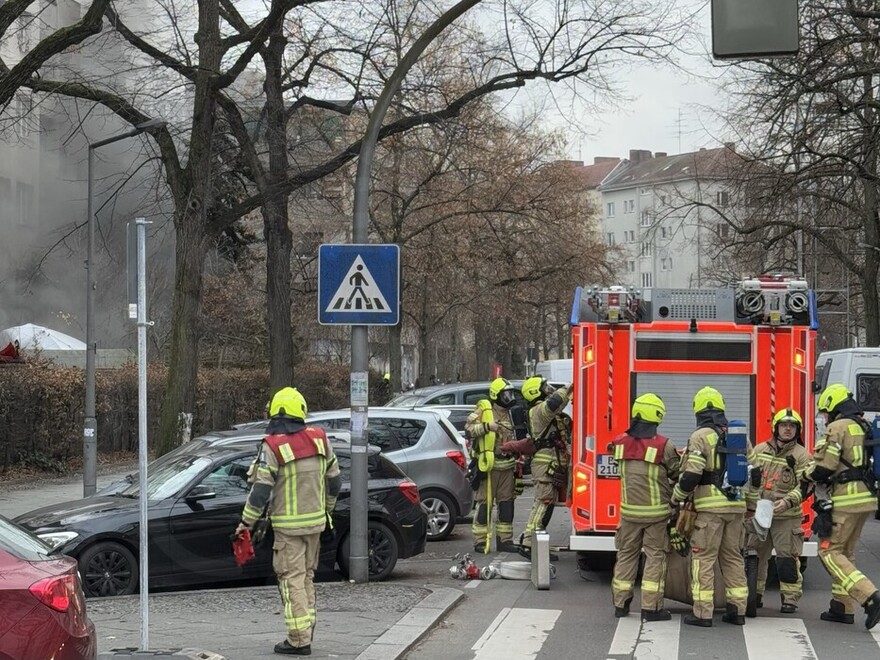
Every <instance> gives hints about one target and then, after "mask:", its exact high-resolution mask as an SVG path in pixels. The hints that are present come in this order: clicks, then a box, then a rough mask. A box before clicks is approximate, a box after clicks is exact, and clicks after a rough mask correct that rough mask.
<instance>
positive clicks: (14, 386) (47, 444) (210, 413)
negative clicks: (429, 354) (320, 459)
mask: <svg viewBox="0 0 880 660" xmlns="http://www.w3.org/2000/svg"><path fill="white" fill-rule="evenodd" d="M295 374H296V378H295V381H296V382H295V383H294V384H295V385H296V387H297V388H299V390H300V391H301V392H302V393H303V395H304V396H305V397H306V400H307V401H308V404H309V410H313V411H316V410H329V409H333V408H344V407H348V405H349V402H350V394H349V391H350V390H349V379H350V375H349V367H348V366H347V365H333V364H323V363H318V362H302V363H300V364H298V365H297V366H296V369H295ZM165 376H166V369H165V367H164V366H161V365H151V366H150V367H149V369H148V373H147V408H148V410H147V415H148V427H147V436H148V440H149V443H150V446H152V444H153V439H154V434H155V432H156V428H157V425H158V421H159V406H160V404H161V400H162V392H163V387H164V385H165ZM380 378H381V375H380V374H376V373H371V374H370V392H371V403H374V404H378V403H380V401H378V400H376V399H379V398H382V397H381V395H380V394H379V391H380V389H379V383H380ZM268 383H269V370H268V368H267V367H253V368H207V367H203V368H202V369H201V370H200V371H199V378H198V386H197V392H196V409H195V410H194V411H193V413H194V417H193V435H194V436H195V435H199V434H201V433H205V432H208V431H212V430H218V429H228V428H229V427H230V426H231V425H232V424H235V423H236V422H244V421H249V420H254V419H260V418H261V417H262V416H263V410H264V408H265V405H266V401H267V400H268V398H269V393H268ZM84 406H85V372H84V371H83V370H82V369H79V368H75V367H62V366H58V365H56V364H54V363H52V362H50V361H40V360H32V361H29V362H26V363H22V364H8V365H3V366H0V471H4V470H7V469H9V468H10V467H13V466H16V465H24V466H28V467H31V468H37V469H45V470H51V471H56V472H65V471H67V470H68V469H70V468H71V467H72V466H74V465H78V464H80V462H81V457H82V427H83V415H84ZM95 407H96V415H97V421H98V452H99V453H109V452H130V451H136V450H137V438H138V389H137V367H136V366H135V365H134V364H132V365H128V366H125V367H122V368H119V369H101V370H99V371H98V372H97V373H96V376H95Z"/></svg>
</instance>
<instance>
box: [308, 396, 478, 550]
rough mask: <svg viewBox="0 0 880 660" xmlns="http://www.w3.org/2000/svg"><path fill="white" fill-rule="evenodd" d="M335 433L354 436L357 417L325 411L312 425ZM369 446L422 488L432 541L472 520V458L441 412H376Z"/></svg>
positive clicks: (371, 412) (310, 421)
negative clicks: (462, 521)
mask: <svg viewBox="0 0 880 660" xmlns="http://www.w3.org/2000/svg"><path fill="white" fill-rule="evenodd" d="M306 422H307V423H308V424H311V425H313V426H320V427H321V428H323V429H325V430H327V431H328V432H331V431H348V430H349V428H350V422H351V411H350V410H348V409H343V410H325V411H321V412H315V413H312V414H310V415H309V416H308V418H307V419H306ZM367 427H368V441H369V443H370V444H371V445H376V446H377V447H379V448H380V449H381V450H382V453H383V454H385V455H386V456H387V457H388V458H389V459H391V460H392V461H394V463H395V464H396V465H397V466H398V467H399V468H400V469H401V470H403V471H404V472H405V473H406V475H407V476H408V477H409V478H410V479H412V480H413V481H414V482H415V483H416V485H417V486H418V487H419V495H420V496H421V499H422V506H423V507H424V508H425V510H426V512H427V514H428V540H429V541H441V540H443V539H445V538H447V537H448V536H449V535H450V534H451V533H452V530H453V529H454V528H455V522H456V519H458V518H461V517H464V516H468V515H469V514H470V512H471V506H472V504H473V495H474V493H473V491H472V490H471V487H470V484H469V483H468V481H467V478H466V473H467V462H468V457H467V455H466V453H465V451H464V450H463V448H462V446H461V440H460V438H459V435H458V433H457V432H456V430H455V427H453V426H452V424H450V423H449V421H448V420H447V419H446V416H445V415H443V414H441V413H440V412H438V411H435V410H424V409H418V408H416V409H400V408H385V407H382V408H370V410H369V421H368V424H367Z"/></svg>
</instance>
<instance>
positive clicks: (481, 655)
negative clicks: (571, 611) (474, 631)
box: [471, 608, 562, 660]
mask: <svg viewBox="0 0 880 660" xmlns="http://www.w3.org/2000/svg"><path fill="white" fill-rule="evenodd" d="M560 614H562V610H536V609H528V608H513V609H511V608H505V609H503V610H501V612H499V614H498V616H497V617H495V620H494V621H493V622H492V624H491V625H490V626H489V627H488V628H487V629H486V632H484V633H483V635H482V637H480V639H478V640H477V643H476V644H474V645H473V646H472V647H471V650H473V651H476V654H475V655H474V660H497V659H498V658H517V659H520V658H522V660H527V659H528V658H536V657H538V653H540V652H541V647H543V646H544V641H545V640H546V639H547V637H548V636H549V635H550V632H551V631H552V630H553V626H555V625H556V620H557V619H558V618H559V615H560Z"/></svg>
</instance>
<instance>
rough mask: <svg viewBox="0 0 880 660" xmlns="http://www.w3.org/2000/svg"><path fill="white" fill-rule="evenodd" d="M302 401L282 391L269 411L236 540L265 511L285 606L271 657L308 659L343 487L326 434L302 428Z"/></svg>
mask: <svg viewBox="0 0 880 660" xmlns="http://www.w3.org/2000/svg"><path fill="white" fill-rule="evenodd" d="M306 411H307V406H306V401H305V398H304V397H303V396H302V394H300V393H299V392H298V391H297V390H295V389H294V388H292V387H285V388H284V389H282V390H280V391H279V392H278V393H277V394H275V396H274V397H272V401H271V404H270V407H269V415H270V418H269V424H268V426H267V428H266V437H265V438H264V439H263V443H262V445H261V446H260V454H259V456H258V458H257V464H256V472H255V475H254V478H253V485H252V486H251V490H250V492H249V493H248V497H247V501H246V502H245V505H244V510H243V511H242V514H241V523H240V524H239V526H238V528H237V529H236V534H241V533H243V532H244V530H245V529H250V528H251V527H253V526H254V523H256V522H257V520H259V519H260V518H261V517H262V515H263V512H264V511H265V509H266V507H267V506H268V508H269V520H270V522H271V524H272V529H273V531H274V534H275V542H274V544H273V546H272V567H273V568H274V569H275V574H276V576H277V577H278V590H279V592H280V593H281V600H282V602H283V604H284V622H285V624H286V625H287V638H286V639H285V640H284V641H282V642H279V643H278V644H276V645H275V653H281V654H285V655H310V654H311V652H312V651H311V643H312V631H313V630H314V628H315V621H316V618H315V617H316V612H315V586H314V584H313V577H314V574H315V569H316V568H317V567H318V557H319V551H320V538H321V533H322V532H323V531H324V528H325V526H327V525H331V526H332V523H331V519H330V512H332V511H333V507H334V505H335V504H336V497H337V495H338V494H339V491H340V489H341V487H342V477H341V476H340V472H339V464H338V463H337V461H336V455H335V454H334V453H333V449H332V447H331V446H330V442H329V441H328V440H327V436H326V435H325V433H324V431H323V430H322V429H319V428H315V427H311V426H306V424H305V421H304V420H305V417H306Z"/></svg>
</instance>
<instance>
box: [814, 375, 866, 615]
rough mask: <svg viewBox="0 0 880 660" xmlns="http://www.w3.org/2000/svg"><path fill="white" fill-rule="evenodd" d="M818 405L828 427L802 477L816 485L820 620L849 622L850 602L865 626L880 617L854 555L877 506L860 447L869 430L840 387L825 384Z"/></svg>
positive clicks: (862, 448)
mask: <svg viewBox="0 0 880 660" xmlns="http://www.w3.org/2000/svg"><path fill="white" fill-rule="evenodd" d="M817 407H818V409H819V412H821V413H823V414H824V415H825V418H826V424H827V425H826V427H825V432H824V433H823V434H822V437H820V438H819V439H818V440H817V441H816V447H815V451H814V452H813V466H812V467H811V469H810V470H809V472H808V473H807V478H808V479H809V480H811V481H813V482H815V483H816V484H818V485H819V487H817V492H816V502H815V503H814V505H813V507H814V509H816V510H817V514H818V515H817V516H816V520H815V522H814V525H813V529H814V531H816V533H817V535H818V536H819V559H820V560H821V561H822V565H823V566H824V567H825V570H826V571H828V574H829V575H830V576H831V603H830V606H829V608H828V610H827V611H826V612H822V614H821V618H822V619H823V620H824V621H833V622H835V623H853V621H854V610H855V606H854V603H853V601H855V602H857V603H859V604H860V605H861V606H862V607H863V608H864V610H865V615H866V618H865V627H866V628H868V629H869V630H870V629H871V628H873V627H874V626H875V625H877V622H878V621H880V593H878V592H877V588H876V587H875V586H874V584H873V583H872V582H871V580H869V579H868V578H867V577H865V575H864V574H863V573H862V572H861V571H859V569H857V568H856V566H855V564H854V563H853V559H854V556H855V546H856V542H857V541H858V540H859V536H861V534H862V528H863V527H864V526H865V523H866V522H867V520H868V518H870V517H871V513H872V512H873V511H874V510H875V509H876V507H877V502H876V496H875V494H874V492H872V491H873V490H874V489H875V488H876V486H875V485H874V484H875V481H874V479H873V475H872V474H870V471H869V470H868V456H867V453H866V451H865V437H866V436H867V435H868V434H870V432H871V429H870V426H869V425H868V424H867V422H865V420H864V419H863V417H862V411H861V409H860V408H859V406H858V404H857V403H856V402H855V400H854V399H853V396H852V393H850V391H849V390H848V389H847V388H846V386H845V385H842V384H840V383H835V384H833V385H829V386H828V387H827V388H825V390H824V391H823V392H822V394H820V395H819V400H818V403H817ZM829 497H830V499H828V498H829Z"/></svg>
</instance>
